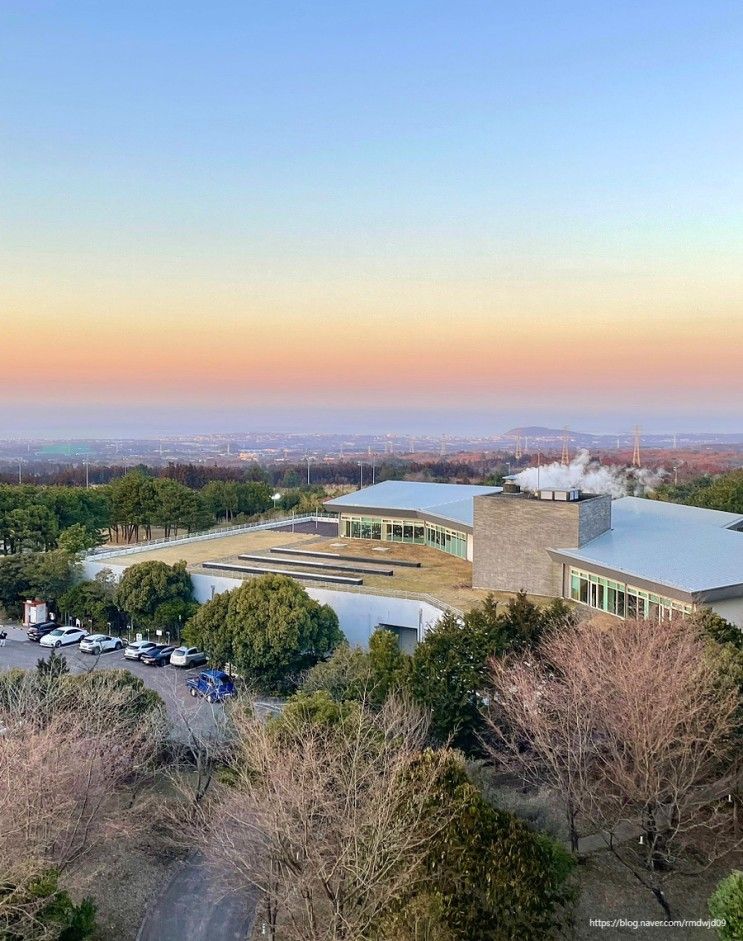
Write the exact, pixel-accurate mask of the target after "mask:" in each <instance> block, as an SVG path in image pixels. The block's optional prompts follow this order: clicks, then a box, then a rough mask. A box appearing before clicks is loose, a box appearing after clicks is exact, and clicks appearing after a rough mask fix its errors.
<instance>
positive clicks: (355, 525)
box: [340, 516, 467, 559]
mask: <svg viewBox="0 0 743 941" xmlns="http://www.w3.org/2000/svg"><path fill="white" fill-rule="evenodd" d="M340 532H341V535H342V536H345V537H346V538H347V539H380V540H382V542H402V543H408V544H411V545H418V546H423V545H425V546H432V547H433V548H434V549H441V551H442V552H448V553H450V555H455V556H457V557H458V558H460V559H466V558H467V533H463V532H460V531H459V530H456V529H447V528H446V527H445V526H438V525H435V524H433V523H423V522H421V521H419V520H402V519H380V518H379V517H365V516H343V517H342V518H341V527H340Z"/></svg>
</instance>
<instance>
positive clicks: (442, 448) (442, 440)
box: [439, 435, 446, 457]
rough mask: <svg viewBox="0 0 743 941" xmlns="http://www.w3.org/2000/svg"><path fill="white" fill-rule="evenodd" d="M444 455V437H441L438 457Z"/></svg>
mask: <svg viewBox="0 0 743 941" xmlns="http://www.w3.org/2000/svg"><path fill="white" fill-rule="evenodd" d="M445 454H446V435H442V436H441V446H440V447H439V457H443V456H444V455H445Z"/></svg>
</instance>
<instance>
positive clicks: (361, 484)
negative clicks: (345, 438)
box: [356, 461, 364, 490]
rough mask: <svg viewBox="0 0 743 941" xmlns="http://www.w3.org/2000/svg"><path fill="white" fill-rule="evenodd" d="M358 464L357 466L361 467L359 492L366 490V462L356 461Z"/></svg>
mask: <svg viewBox="0 0 743 941" xmlns="http://www.w3.org/2000/svg"><path fill="white" fill-rule="evenodd" d="M356 463H357V464H358V465H359V467H360V468H361V481H360V483H359V490H363V488H364V462H363V461H356Z"/></svg>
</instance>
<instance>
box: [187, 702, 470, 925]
mask: <svg viewBox="0 0 743 941" xmlns="http://www.w3.org/2000/svg"><path fill="white" fill-rule="evenodd" d="M426 734H427V723H426V721H424V719H423V717H422V716H421V714H420V713H418V712H416V711H413V710H412V709H410V708H409V707H407V706H403V705H402V704H401V703H399V702H389V703H388V704H386V705H385V706H384V707H383V708H382V709H381V711H379V712H377V713H371V712H368V711H366V710H364V709H363V707H361V706H359V705H358V704H354V705H353V706H351V707H350V708H349V709H348V710H347V711H345V714H344V716H343V718H342V719H341V720H340V721H338V722H337V723H330V724H325V723H307V722H305V721H302V719H301V718H299V717H296V716H294V717H285V718H283V719H282V721H281V724H280V728H277V727H276V726H275V725H273V726H272V725H271V724H268V725H267V724H266V723H265V722H263V721H261V720H259V719H257V718H255V717H251V716H249V715H247V714H245V713H244V712H243V713H238V714H237V715H236V717H235V735H236V744H235V749H236V751H235V754H234V757H233V761H232V763H231V767H232V772H231V775H230V779H229V783H228V784H227V785H217V786H216V788H214V789H213V793H212V796H211V797H210V799H209V800H208V801H201V803H200V804H199V806H198V810H197V812H196V815H195V817H194V823H195V824H196V832H199V833H200V834H201V836H202V839H203V840H204V842H205V844H206V845H207V846H208V857H209V859H210V860H212V861H215V860H217V861H218V864H219V865H220V866H221V868H222V870H223V872H224V874H225V877H226V880H227V881H228V882H229V883H230V884H231V885H232V886H233V887H235V888H237V889H239V890H241V891H242V892H243V893H245V894H246V895H247V894H250V893H254V892H255V891H256V890H258V892H259V893H260V896H261V899H262V902H263V911H264V917H265V921H266V924H267V929H268V933H269V936H270V937H271V938H276V937H277V936H278V935H279V934H280V936H281V938H283V939H290V941H330V939H334V941H336V939H337V941H341V939H349V941H350V939H353V941H363V939H365V938H369V937H371V933H372V930H373V927H374V925H375V924H377V923H378V922H379V920H380V919H381V917H382V915H383V914H384V913H386V912H387V911H388V910H389V909H390V907H391V906H393V905H394V903H396V902H397V901H399V900H400V899H402V898H405V897H408V895H409V893H410V892H411V890H412V889H414V888H415V886H416V884H417V883H422V880H423V879H424V873H423V867H422V861H423V859H424V856H425V853H426V847H427V843H428V840H429V838H430V836H431V835H432V834H433V833H435V832H436V831H437V828H439V827H441V826H443V824H444V822H445V821H448V820H449V819H451V815H453V814H456V813H457V811H458V808H457V807H454V806H449V807H442V808H441V809H440V811H439V812H436V813H431V812H430V811H425V810H424V808H425V807H426V802H427V798H428V797H429V795H430V792H431V790H432V789H433V788H434V787H435V786H436V784H437V772H436V767H437V765H436V762H435V761H434V764H433V767H434V772H433V774H432V775H431V780H430V781H429V782H428V783H427V785H426V786H424V787H423V788H421V789H420V790H419V791H418V792H417V793H416V795H415V798H414V799H411V795H410V791H409V789H405V788H404V787H403V786H402V785H403V782H404V779H405V775H406V773H408V772H410V771H411V770H412V768H413V767H414V763H415V761H416V757H417V756H418V755H419V754H420V749H421V747H422V746H423V745H424V743H425V739H426ZM445 760H446V752H442V753H441V762H442V767H443V762H445Z"/></svg>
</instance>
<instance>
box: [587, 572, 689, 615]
mask: <svg viewBox="0 0 743 941" xmlns="http://www.w3.org/2000/svg"><path fill="white" fill-rule="evenodd" d="M570 597H571V598H572V600H573V601H577V602H579V603H580V604H585V605H588V606H589V607H591V608H596V609H597V610H599V611H606V612H607V613H608V614H616V615H617V616H618V617H620V618H621V617H640V618H658V619H661V620H663V619H664V618H670V617H672V616H673V614H690V613H691V610H692V606H691V605H690V604H685V603H684V602H683V601H674V600H673V599H671V598H666V597H664V596H663V595H656V594H654V593H652V592H647V591H643V590H642V589H641V588H635V586H634V585H625V584H624V583H623V582H616V581H613V580H612V579H610V578H603V577H602V576H601V575H595V574H594V573H593V572H591V573H589V572H583V571H581V570H580V569H574V568H571V569H570Z"/></svg>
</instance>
